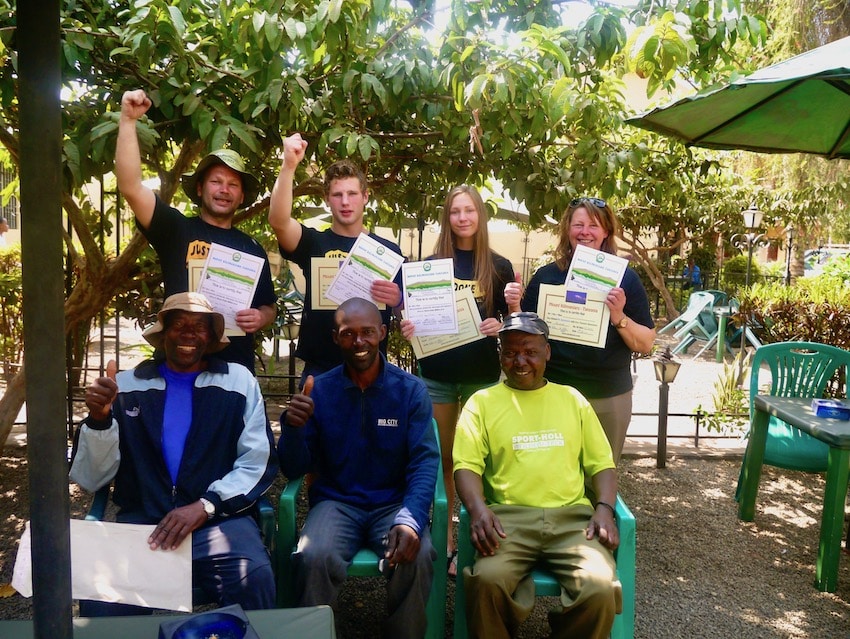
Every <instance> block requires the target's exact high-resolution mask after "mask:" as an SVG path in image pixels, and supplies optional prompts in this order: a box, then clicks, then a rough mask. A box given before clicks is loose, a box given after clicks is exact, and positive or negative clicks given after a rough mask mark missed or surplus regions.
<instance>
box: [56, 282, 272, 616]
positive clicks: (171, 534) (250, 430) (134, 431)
mask: <svg viewBox="0 0 850 639" xmlns="http://www.w3.org/2000/svg"><path fill="white" fill-rule="evenodd" d="M144 337H145V339H147V341H148V342H150V343H151V345H153V346H154V347H156V349H157V352H164V354H165V359H164V360H148V361H145V362H142V363H141V364H139V365H138V366H137V367H136V368H134V369H133V370H129V371H124V372H122V373H119V374H118V375H117V377H115V378H114V379H113V378H111V377H109V376H107V377H100V378H98V379H97V380H95V382H94V383H93V384H92V385H90V386H89V387H88V388H87V389H86V406H87V407H88V409H89V415H88V417H87V418H86V419H85V420H84V421H83V425H82V426H81V428H80V433H79V443H78V446H77V451H76V454H75V456H74V460H73V463H72V466H71V479H72V480H73V481H75V482H77V483H78V484H79V485H80V486H82V487H83V488H84V489H85V490H89V491H92V492H94V491H96V490H98V489H100V488H101V487H102V486H105V485H106V484H108V483H109V482H110V481H112V480H113V479H114V480H115V486H114V488H115V490H114V493H113V501H114V502H115V504H116V505H117V506H118V509H119V511H118V515H117V520H118V521H119V522H125V523H134V524H156V528H155V529H154V531H153V533H152V534H151V536H150V538H149V539H148V540H147V541H148V544H149V546H150V548H151V550H157V549H162V550H173V549H175V548H177V547H178V546H179V545H180V544H181V543H183V541H184V540H185V539H186V538H187V537H188V536H189V535H190V534H191V535H192V536H191V543H192V577H193V582H194V584H195V585H196V586H198V587H200V588H201V589H202V590H204V592H205V593H206V594H207V595H208V596H210V597H211V598H213V599H215V600H216V601H217V602H218V604H219V605H221V606H226V605H230V604H235V603H238V604H240V605H241V606H242V607H243V608H245V609H246V610H251V609H264V608H273V607H274V603H275V584H274V574H273V572H272V568H271V562H270V560H269V555H268V552H267V551H266V548H265V546H264V545H263V542H262V539H261V538H260V531H259V528H258V527H257V523H256V521H255V520H254V518H253V517H252V516H251V515H252V514H253V513H254V511H255V508H254V507H255V504H256V501H257V499H258V498H259V497H260V496H261V495H262V494H263V493H264V492H266V490H268V488H269V487H270V486H271V484H272V481H273V480H274V478H275V475H276V474H277V458H276V456H275V455H274V436H273V435H272V432H271V428H270V426H269V422H268V419H267V418H266V411H265V406H264V404H263V397H262V395H261V393H260V389H259V386H258V385H257V380H256V379H255V378H254V376H253V375H252V374H251V372H250V371H249V370H248V369H247V368H245V367H244V366H242V365H241V364H234V363H232V362H231V363H228V362H225V361H224V360H220V359H217V358H215V357H211V356H210V355H211V354H212V353H215V352H217V351H220V350H221V349H222V348H224V347H225V346H226V345H227V343H228V339H227V337H225V336H224V318H223V317H222V315H221V314H220V313H217V312H215V311H213V309H212V306H211V305H210V303H209V301H208V300H207V298H206V297H204V296H203V295H201V294H199V293H177V294H175V295H172V296H170V297H169V298H168V299H166V300H165V303H164V304H163V306H162V309H161V310H160V312H159V313H158V315H157V322H156V324H154V325H153V326H151V327H150V328H148V329H147V330H146V331H145V333H144ZM145 612H148V613H149V612H150V610H149V609H145V608H139V607H137V606H128V605H124V604H106V603H96V602H80V614H81V615H82V616H100V615H116V614H118V615H122V614H123V615H127V614H143V613H145Z"/></svg>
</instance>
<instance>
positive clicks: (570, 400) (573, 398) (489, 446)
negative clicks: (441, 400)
mask: <svg viewBox="0 0 850 639" xmlns="http://www.w3.org/2000/svg"><path fill="white" fill-rule="evenodd" d="M452 457H453V461H454V463H453V469H454V470H455V471H457V470H459V469H465V470H470V471H472V472H474V473H476V474H477V475H480V476H481V478H482V481H483V484H484V498H485V499H486V500H487V503H488V504H513V505H520V506H533V507H537V508H557V507H560V506H569V505H573V504H590V501H589V500H588V499H587V497H585V494H584V493H585V476H587V477H592V476H593V475H595V474H596V473H598V472H600V471H602V470H605V469H608V468H614V467H615V466H614V459H613V456H612V453H611V445H610V444H609V443H608V439H607V437H606V436H605V431H604V430H602V425H601V424H600V423H599V419H598V418H597V417H596V413H595V412H594V411H593V408H592V407H591V405H590V404H589V403H588V401H587V400H586V399H585V398H584V397H583V396H582V394H581V393H579V392H578V391H577V390H576V389H574V388H572V387H571V386H561V385H560V384H555V383H553V382H548V383H547V384H546V385H545V386H543V387H542V388H539V389H537V390H531V391H522V390H515V389H512V388H510V387H509V386H507V385H506V384H505V383H500V384H496V385H495V386H491V387H490V388H486V389H484V390H481V391H478V392H477V393H475V394H474V395H473V396H472V397H470V398H469V400H468V401H467V402H466V405H465V406H464V408H463V411H462V412H461V415H460V418H459V420H458V424H457V430H456V432H455V442H454V448H453V450H452Z"/></svg>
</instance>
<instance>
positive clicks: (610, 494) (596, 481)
mask: <svg viewBox="0 0 850 639" xmlns="http://www.w3.org/2000/svg"><path fill="white" fill-rule="evenodd" d="M590 482H591V484H592V486H593V492H594V494H595V495H596V504H594V506H596V510H595V511H594V513H593V517H591V518H590V522H589V523H588V524H587V538H588V539H593V538H594V537H597V536H598V537H599V541H600V542H601V543H602V545H603V546H605V547H606V548H609V549H610V550H615V549H616V548H617V546H619V545H620V532H619V531H618V530H617V523H616V522H615V521H614V508H615V506H616V503H617V471H616V470H614V469H613V468H608V469H606V470H601V471H599V472H598V473H596V474H595V475H594V476H593V477H591V478H590Z"/></svg>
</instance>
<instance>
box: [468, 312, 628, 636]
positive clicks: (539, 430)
mask: <svg viewBox="0 0 850 639" xmlns="http://www.w3.org/2000/svg"><path fill="white" fill-rule="evenodd" d="M548 335H549V329H548V327H547V326H546V323H545V322H544V321H543V320H542V319H540V318H539V317H538V316H537V314H536V313H527V312H524V313H513V314H511V315H510V316H509V317H508V318H507V319H506V320H505V323H504V325H503V326H502V329H501V330H500V331H499V339H500V341H501V354H500V358H501V365H502V370H503V371H504V373H505V376H506V380H505V381H504V382H503V383H501V384H496V385H495V386H491V387H490V388H487V389H484V390H481V391H478V392H477V393H475V394H474V395H472V397H471V398H470V399H469V400H468V401H467V403H466V405H465V406H464V408H463V412H462V413H461V416H460V419H459V421H458V424H457V431H456V433H455V441H454V448H453V459H454V477H455V484H456V486H457V490H458V494H459V495H460V499H461V501H462V502H463V504H464V506H465V507H466V509H467V510H468V511H469V514H470V521H471V528H470V536H471V540H472V544H473V545H474V546H475V549H476V550H477V551H478V553H477V555H476V559H475V564H474V565H473V566H472V568H471V569H470V568H466V569H465V570H464V574H463V579H464V585H465V587H466V592H467V599H466V602H467V607H466V608H467V609H466V618H467V624H468V626H469V634H470V636H471V637H482V638H485V637H486V638H487V639H499V638H501V637H505V638H507V637H511V636H514V634H515V633H516V630H517V628H518V627H519V624H520V623H521V622H522V621H523V619H525V618H526V617H527V616H528V615H529V614H530V613H531V610H532V608H533V606H534V584H533V582H531V580H525V581H523V580H524V578H525V577H526V576H527V575H529V574H530V573H531V571H532V570H533V569H534V568H535V567H536V566H538V565H539V566H542V567H545V568H546V569H547V570H549V571H550V572H552V573H554V574H555V575H556V576H557V578H558V581H559V582H560V584H561V609H560V610H555V611H553V612H550V614H549V623H550V625H551V626H552V636H553V637H588V638H595V637H600V638H601V637H608V635H609V634H610V632H611V626H612V625H613V623H614V615H615V614H616V613H617V612H618V611H619V610H620V608H621V605H622V602H621V592H620V585H619V582H618V581H617V578H616V565H615V562H614V557H613V554H612V551H613V550H615V549H616V548H617V546H618V544H619V540H620V539H619V533H618V531H617V525H616V523H615V522H614V502H615V500H616V498H617V472H616V470H615V467H614V460H613V457H612V454H611V446H610V444H609V443H608V439H607V437H606V436H605V431H603V430H602V426H601V425H600V423H599V420H598V419H597V417H596V414H595V413H594V412H593V408H592V407H591V406H590V404H589V403H588V401H587V400H586V399H585V398H584V397H583V396H582V395H581V393H579V392H578V391H577V390H575V389H574V388H572V387H570V386H561V385H559V384H554V383H552V382H549V381H547V380H546V378H545V377H544V373H545V371H546V362H547V361H548V359H549V356H550V350H549V343H548V341H547V338H548ZM586 478H589V479H590V484H591V487H592V489H593V493H594V494H595V495H596V496H597V501H596V502H595V503H594V504H592V503H591V502H590V500H589V499H588V498H587V496H586V495H585V479H586Z"/></svg>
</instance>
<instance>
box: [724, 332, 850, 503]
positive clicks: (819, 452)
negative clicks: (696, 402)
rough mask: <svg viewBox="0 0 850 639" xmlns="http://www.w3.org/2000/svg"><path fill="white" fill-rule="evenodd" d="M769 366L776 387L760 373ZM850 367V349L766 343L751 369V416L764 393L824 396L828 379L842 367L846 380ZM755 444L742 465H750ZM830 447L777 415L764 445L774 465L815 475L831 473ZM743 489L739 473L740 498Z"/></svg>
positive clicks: (769, 426) (758, 352)
mask: <svg viewBox="0 0 850 639" xmlns="http://www.w3.org/2000/svg"><path fill="white" fill-rule="evenodd" d="M763 366H766V367H767V368H768V369H769V370H770V376H771V383H770V389H769V390H768V391H767V392H765V391H764V390H761V389H760V388H759V375H760V373H761V369H762V367H763ZM848 366H850V351H846V350H844V349H841V348H838V347H835V346H829V345H828V344H819V343H817V342H778V343H775V344H765V345H764V346H762V347H761V348H759V349H757V350H756V351H755V354H754V355H753V358H752V370H751V372H750V419H751V420H752V417H753V400H754V398H755V396H756V395H758V394H759V393H762V394H769V395H776V396H778V397H823V394H824V390H825V388H826V384H827V382H829V380H830V379H832V377H833V375H835V373H836V371H838V370H839V369H841V368H843V369H844V375H845V380H846V374H847V368H848ZM748 454H749V446H748V447H747V451H746V452H745V453H744V461H743V463H742V465H741V470H742V472H743V469H744V467H745V466H746V465H747V460H748V457H747V456H748ZM828 455H829V446H827V445H826V444H825V443H823V442H821V441H818V440H817V439H815V438H814V437H812V436H810V435H807V434H806V433H803V432H802V431H800V430H798V429H796V428H794V427H793V426H790V425H788V424H787V423H786V422H784V421H782V420H780V419H778V418H776V417H773V416H771V418H770V423H769V425H768V429H767V443H766V445H765V449H764V463H765V464H768V465H769V466H776V467H779V468H786V469H788V470H802V471H806V472H810V473H821V472H826V466H827V458H828ZM740 491H741V478H740V475H739V477H738V487H737V490H736V492H735V497H736V499H737V498H738V496H739V494H740Z"/></svg>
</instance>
